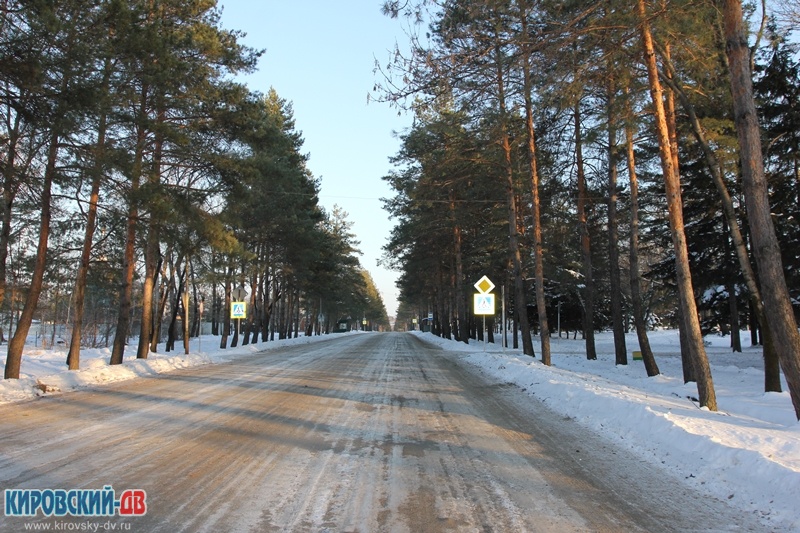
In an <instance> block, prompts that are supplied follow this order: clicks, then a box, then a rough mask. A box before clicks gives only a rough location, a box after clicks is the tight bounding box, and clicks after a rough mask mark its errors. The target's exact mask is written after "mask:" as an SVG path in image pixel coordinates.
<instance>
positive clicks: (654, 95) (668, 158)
mask: <svg viewBox="0 0 800 533" xmlns="http://www.w3.org/2000/svg"><path fill="white" fill-rule="evenodd" d="M637 4H638V12H639V22H640V31H641V34H642V45H643V52H644V62H645V66H646V67H647V77H648V81H649V84H650V96H651V99H652V101H653V108H654V110H655V118H656V136H657V138H658V146H659V156H660V159H661V166H662V169H663V173H664V185H665V190H666V196H667V208H668V210H669V221H670V230H671V233H672V243H673V246H674V248H675V269H676V273H677V282H678V297H679V299H680V302H681V310H682V315H683V321H682V325H683V326H684V327H683V329H684V330H685V332H686V340H687V348H688V350H689V355H690V359H691V361H692V364H693V368H694V371H695V377H696V378H697V392H698V396H699V399H700V405H701V406H703V407H707V408H708V409H709V410H711V411H716V410H717V398H716V393H715V391H714V382H713V380H712V378H711V368H710V366H709V364H708V357H707V356H706V351H705V346H704V345H703V335H702V333H701V331H700V320H699V318H698V316H697V305H696V303H695V301H694V290H693V288H692V277H691V272H690V271H689V253H688V249H687V245H686V234H685V232H684V227H683V202H682V201H681V186H680V178H679V176H678V169H677V168H675V166H674V156H673V150H677V146H673V145H672V144H671V143H670V138H669V130H668V127H667V119H666V112H665V110H664V101H663V96H662V90H661V83H660V81H659V78H658V67H657V65H656V57H655V50H654V46H653V38H652V35H651V34H650V24H649V22H648V19H647V12H646V9H645V3H644V0H638V2H637Z"/></svg>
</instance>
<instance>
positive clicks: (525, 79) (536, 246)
mask: <svg viewBox="0 0 800 533" xmlns="http://www.w3.org/2000/svg"><path fill="white" fill-rule="evenodd" d="M520 14H521V17H520V18H521V23H522V34H523V35H524V36H526V38H525V39H524V40H523V44H522V62H521V67H522V87H523V90H522V92H523V97H524V101H525V137H526V140H527V142H528V170H529V171H530V184H531V204H532V205H531V210H532V212H531V216H532V217H533V271H534V274H533V275H534V279H535V283H536V308H537V311H538V313H539V339H540V341H541V347H542V363H544V364H545V365H547V366H550V362H551V361H550V358H551V357H550V325H549V324H548V321H547V301H546V299H545V291H544V250H543V247H542V217H541V201H540V199H539V168H538V161H537V157H538V156H537V154H536V130H535V127H534V123H533V102H532V100H531V90H532V89H531V88H532V83H531V70H530V63H529V59H530V57H531V55H532V52H531V45H530V40H529V39H527V35H528V16H527V15H528V14H527V10H526V9H521V10H520Z"/></svg>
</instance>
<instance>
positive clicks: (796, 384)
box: [723, 0, 800, 420]
mask: <svg viewBox="0 0 800 533" xmlns="http://www.w3.org/2000/svg"><path fill="white" fill-rule="evenodd" d="M724 6H725V7H724V10H723V12H724V25H725V40H726V50H727V55H728V63H729V65H730V69H731V93H732V95H733V107H734V116H735V121H736V130H737V133H738V137H739V155H740V160H741V165H742V178H743V181H744V196H745V204H746V206H747V214H748V218H749V220H750V234H751V237H752V243H753V254H754V255H755V258H756V264H757V265H758V275H759V279H760V281H761V294H762V297H763V299H764V312H765V314H766V318H767V320H766V323H768V324H769V326H770V327H769V330H770V336H771V338H772V341H773V342H774V344H775V350H776V352H777V353H778V358H779V360H780V365H781V369H782V370H783V374H784V376H785V378H786V383H787V385H788V388H789V394H790V396H791V398H792V405H793V406H794V410H795V415H796V417H797V419H798V420H800V334H799V333H798V331H797V323H796V322H795V318H794V310H793V309H792V303H791V299H790V297H789V290H788V288H787V287H786V278H785V277H784V273H783V264H782V261H781V253H780V246H779V244H778V239H777V237H776V236H775V228H774V226H773V224H772V216H771V213H770V204H769V190H768V186H767V180H766V176H765V174H764V160H763V156H762V153H761V135H760V130H759V125H758V115H757V113H756V107H755V102H754V100H753V80H752V78H751V72H750V49H749V48H748V46H747V37H746V36H745V31H744V23H743V19H742V4H741V1H740V0H725V3H724Z"/></svg>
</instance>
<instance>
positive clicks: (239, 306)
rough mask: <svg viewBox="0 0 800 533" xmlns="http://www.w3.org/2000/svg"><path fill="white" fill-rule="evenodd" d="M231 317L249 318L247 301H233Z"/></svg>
mask: <svg viewBox="0 0 800 533" xmlns="http://www.w3.org/2000/svg"><path fill="white" fill-rule="evenodd" d="M231 318H247V302H231Z"/></svg>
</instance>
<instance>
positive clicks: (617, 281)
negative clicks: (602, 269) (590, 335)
mask: <svg viewBox="0 0 800 533" xmlns="http://www.w3.org/2000/svg"><path fill="white" fill-rule="evenodd" d="M609 76H613V74H612V72H611V69H609ZM606 97H607V102H606V112H607V119H608V125H607V127H608V132H607V133H608V263H609V265H608V266H609V281H610V284H611V322H612V328H613V330H614V354H615V363H616V364H618V365H627V364H628V348H627V346H626V343H625V322H624V320H623V317H622V275H621V274H620V266H619V230H618V227H617V125H616V123H615V118H614V115H615V111H614V101H615V99H616V88H615V85H614V80H613V79H611V78H610V79H609V81H608V86H607V87H606Z"/></svg>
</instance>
